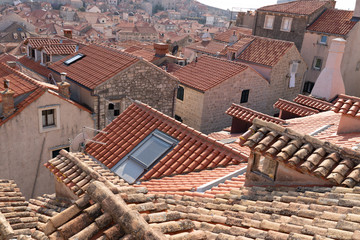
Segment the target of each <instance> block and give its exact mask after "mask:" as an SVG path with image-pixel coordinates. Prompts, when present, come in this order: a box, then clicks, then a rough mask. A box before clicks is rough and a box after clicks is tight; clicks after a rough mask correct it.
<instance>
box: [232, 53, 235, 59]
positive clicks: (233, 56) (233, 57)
mask: <svg viewBox="0 0 360 240" xmlns="http://www.w3.org/2000/svg"><path fill="white" fill-rule="evenodd" d="M231 60H232V61H234V60H235V53H232V55H231Z"/></svg>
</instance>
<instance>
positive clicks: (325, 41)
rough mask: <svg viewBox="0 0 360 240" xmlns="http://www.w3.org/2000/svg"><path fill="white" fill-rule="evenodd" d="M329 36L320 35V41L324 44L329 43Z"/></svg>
mask: <svg viewBox="0 0 360 240" xmlns="http://www.w3.org/2000/svg"><path fill="white" fill-rule="evenodd" d="M327 38H328V37H327V36H321V37H320V42H319V43H320V44H324V45H325V44H326V43H327Z"/></svg>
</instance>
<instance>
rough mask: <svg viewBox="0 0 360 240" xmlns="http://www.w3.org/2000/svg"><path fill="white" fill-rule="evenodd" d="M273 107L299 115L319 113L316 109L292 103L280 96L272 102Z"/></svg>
mask: <svg viewBox="0 0 360 240" xmlns="http://www.w3.org/2000/svg"><path fill="white" fill-rule="evenodd" d="M274 108H278V109H280V110H283V111H287V112H290V113H293V114H296V115H298V116H300V117H304V116H309V115H312V114H316V113H319V111H318V110H316V109H313V108H309V107H306V106H303V105H300V104H297V103H293V102H290V101H287V100H284V99H281V98H280V99H279V100H278V101H277V102H276V103H275V104H274Z"/></svg>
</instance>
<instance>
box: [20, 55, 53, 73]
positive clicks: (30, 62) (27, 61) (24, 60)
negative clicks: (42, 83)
mask: <svg viewBox="0 0 360 240" xmlns="http://www.w3.org/2000/svg"><path fill="white" fill-rule="evenodd" d="M18 62H19V63H20V64H21V65H23V66H24V67H26V68H28V69H30V70H32V71H34V72H36V73H38V74H40V75H42V76H44V77H45V78H48V77H49V75H50V74H51V73H52V71H51V70H50V69H48V68H47V67H45V66H43V65H41V64H40V61H39V62H35V61H34V59H31V58H28V57H27V56H23V57H21V58H19V60H18Z"/></svg>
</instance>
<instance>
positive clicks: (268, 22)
mask: <svg viewBox="0 0 360 240" xmlns="http://www.w3.org/2000/svg"><path fill="white" fill-rule="evenodd" d="M274 20H275V16H271V15H266V16H265V22H264V28H265V29H273V27H274Z"/></svg>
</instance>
